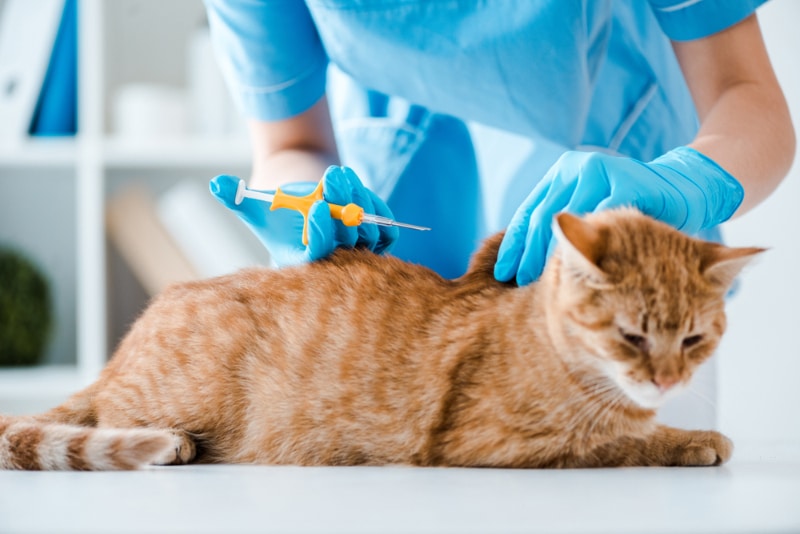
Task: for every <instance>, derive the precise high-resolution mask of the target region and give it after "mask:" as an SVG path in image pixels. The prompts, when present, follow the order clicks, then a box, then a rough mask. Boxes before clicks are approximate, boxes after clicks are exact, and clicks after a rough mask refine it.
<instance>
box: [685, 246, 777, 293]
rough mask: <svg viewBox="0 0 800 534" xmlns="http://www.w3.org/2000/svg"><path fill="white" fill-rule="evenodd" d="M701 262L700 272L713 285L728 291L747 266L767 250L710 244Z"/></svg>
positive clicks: (703, 253)
mask: <svg viewBox="0 0 800 534" xmlns="http://www.w3.org/2000/svg"><path fill="white" fill-rule="evenodd" d="M707 245H708V246H707V247H706V248H705V249H704V250H703V252H702V256H701V260H700V272H701V273H702V274H703V276H705V277H706V279H708V280H709V281H711V282H712V283H713V284H715V285H718V286H720V287H722V288H724V289H727V288H729V287H730V286H731V284H733V281H734V279H735V278H736V277H737V276H738V275H739V273H740V272H741V270H742V269H743V268H744V266H745V265H747V264H748V263H750V261H751V260H752V259H753V258H755V257H756V256H757V255H758V254H761V253H762V252H764V251H765V250H766V249H763V248H758V247H742V248H732V247H726V246H724V245H718V244H716V243H708V244H707Z"/></svg>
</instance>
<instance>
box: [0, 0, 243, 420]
mask: <svg viewBox="0 0 800 534" xmlns="http://www.w3.org/2000/svg"><path fill="white" fill-rule="evenodd" d="M1 5H2V4H0V6H1ZM202 15H203V6H202V3H201V2H198V1H196V0H180V1H177V0H171V1H170V2H169V3H168V4H164V3H162V2H159V1H158V0H113V1H109V0H79V32H78V53H79V56H78V57H79V61H78V68H79V72H78V113H79V115H78V124H79V131H78V135H77V136H75V137H74V138H67V139H28V140H24V141H20V142H19V143H18V144H15V145H14V146H0V213H1V212H2V210H3V209H5V208H6V205H5V204H4V202H6V203H11V202H15V198H16V197H15V195H16V196H30V195H31V194H33V195H38V193H39V192H40V191H41V192H44V189H45V188H44V187H42V188H40V189H37V187H39V186H38V184H40V183H44V182H45V181H46V177H51V176H55V175H57V176H58V180H61V181H62V182H63V181H64V180H66V181H67V182H68V183H67V184H64V185H63V188H64V190H65V191H67V192H66V193H62V194H61V195H59V196H58V197H57V198H50V199H44V204H43V206H42V208H41V209H42V213H43V214H45V216H44V218H45V219H46V218H47V216H48V215H47V214H49V213H51V211H52V210H50V209H49V208H51V207H53V206H56V205H58V203H67V204H68V206H69V209H68V210H67V213H68V215H66V216H62V217H60V218H59V219H58V220H49V221H47V222H45V223H41V224H54V225H57V226H64V227H65V228H66V229H64V228H59V229H58V231H55V232H54V233H53V237H52V239H54V240H56V239H58V236H59V235H62V234H63V235H65V236H66V239H67V241H68V242H70V243H73V244H74V245H73V246H72V257H71V258H70V259H67V260H64V258H59V260H58V265H50V266H49V267H50V270H51V272H50V273H47V274H49V275H51V276H50V277H51V278H53V277H55V278H59V277H61V278H64V276H65V275H64V273H68V272H71V269H74V273H75V275H74V277H72V279H71V280H70V277H69V276H68V275H67V276H66V278H67V279H66V280H61V282H60V287H61V293H64V294H65V295H66V297H63V299H62V300H64V299H66V300H71V302H68V303H66V311H62V312H61V315H62V317H61V319H62V321H63V323H64V324H66V325H67V327H66V328H68V329H70V328H71V329H73V330H74V331H71V332H67V333H66V334H65V335H63V336H61V338H58V336H56V338H57V339H56V340H55V341H54V343H56V344H58V343H59V342H60V343H63V344H64V345H71V346H59V347H56V348H55V349H52V350H51V352H53V350H55V352H57V353H58V356H57V357H55V358H52V357H51V358H50V359H54V360H56V361H55V363H56V364H57V365H54V364H53V363H54V362H49V364H45V365H42V366H40V367H34V368H30V369H10V370H8V369H6V370H3V369H0V413H28V412H36V411H39V410H41V409H43V408H45V407H47V406H52V405H53V404H54V403H56V402H59V401H60V400H62V399H63V398H66V397H67V396H68V395H69V394H70V393H72V392H74V391H76V390H78V389H80V388H81V387H83V386H84V385H86V384H87V383H89V382H91V381H92V380H94V379H95V378H96V377H97V375H98V373H99V372H100V371H101V369H102V368H103V367H104V365H105V363H106V361H107V358H108V356H109V354H110V350H111V349H113V346H112V345H113V344H115V343H116V339H112V338H111V336H110V335H109V332H111V331H113V330H117V331H119V330H124V329H125V328H126V327H127V325H126V324H122V325H116V327H115V325H111V324H109V323H110V320H109V317H112V316H113V314H112V313H110V310H109V302H111V301H113V299H111V298H110V297H111V296H113V293H114V292H115V291H117V290H118V288H117V287H116V286H115V285H113V284H109V281H111V280H117V279H119V277H118V276H113V275H111V274H110V273H109V265H111V264H112V263H113V261H111V260H110V257H112V256H113V251H110V250H108V246H107V244H106V236H105V231H104V217H105V204H106V201H107V198H108V195H109V190H110V189H111V188H112V187H111V186H112V184H116V183H118V182H120V181H122V182H129V181H131V180H135V181H141V182H143V183H145V184H153V183H159V181H161V180H162V177H164V178H163V180H165V181H167V182H169V181H170V180H172V181H174V180H175V179H176V176H197V179H206V180H207V179H208V178H210V177H211V176H213V175H215V174H219V173H223V172H225V173H236V174H244V173H246V172H247V169H248V168H249V159H250V155H249V146H248V143H247V141H246V140H245V139H244V138H243V137H241V136H238V137H234V138H218V139H208V138H200V137H191V136H184V137H180V138H174V139H157V140H149V141H130V140H129V139H126V138H124V137H118V136H116V135H115V133H114V131H113V128H112V126H111V123H112V120H111V110H112V106H111V105H110V104H111V100H112V98H113V96H114V93H115V91H116V90H118V88H119V87H120V86H121V85H123V84H126V83H132V82H137V81H142V82H149V83H153V82H158V83H165V84H173V85H175V84H181V83H183V84H185V83H186V74H185V72H183V73H176V72H175V71H176V70H179V69H176V68H175V65H177V64H180V62H183V63H184V64H185V62H186V50H185V49H183V47H184V46H185V45H186V44H187V43H188V40H189V39H190V37H191V35H190V34H191V31H192V30H193V29H194V28H196V26H197V24H198V21H202ZM159 28H160V29H161V30H160V33H159ZM167 37H168V38H167ZM137 39H138V40H137ZM159 39H160V40H159ZM164 58H167V59H164ZM209 68H216V67H215V64H214V62H213V58H209ZM21 180H25V181H26V182H25V183H26V184H28V185H27V186H26V187H28V189H30V190H31V191H32V192H33V193H22V192H20V190H21V189H24V188H21V186H20V181H21ZM62 182H58V183H62ZM45 185H46V184H45ZM162 187H163V185H162ZM37 206H38V205H37ZM9 211H10V210H9ZM24 211H25V213H26V215H25V217H30V219H24V220H11V222H8V219H5V220H4V219H1V218H0V222H2V223H3V224H5V225H6V226H7V228H6V229H5V231H4V233H0V240H2V237H3V235H5V237H6V240H8V239H10V240H11V241H12V243H11V244H12V245H15V244H19V243H24V242H26V240H27V241H28V242H30V241H33V240H35V241H36V242H37V243H38V245H37V246H38V247H39V248H40V249H46V248H47V247H48V246H49V243H47V242H44V243H40V241H42V240H44V241H46V240H47V239H48V233H47V232H44V237H42V232H39V234H36V235H32V234H30V232H31V230H30V229H29V228H30V227H31V224H30V223H31V221H34V222H36V221H35V219H36V217H37V214H36V213H32V211H34V210H32V209H28V210H24ZM15 213H16V212H15ZM64 219H71V220H64ZM41 224H40V225H41ZM9 236H11V237H10V238H9ZM23 248H24V247H23ZM70 262H74V267H73V266H70ZM45 270H47V269H45ZM128 277H129V278H130V275H128ZM70 286H71V287H70ZM58 291H59V288H56V292H58ZM122 293H123V294H124V293H125V292H124V291H122ZM128 293H130V292H128ZM144 302H145V298H144V297H143V298H142V299H141V302H137V303H133V307H134V308H135V307H137V306H139V307H140V306H141V305H143V304H144ZM129 307H131V305H129ZM70 314H72V316H73V317H70ZM129 319H131V318H130V317H128V318H126V319H124V321H128V320H129ZM57 320H58V317H57ZM65 339H66V341H64V340H65ZM70 340H73V341H70Z"/></svg>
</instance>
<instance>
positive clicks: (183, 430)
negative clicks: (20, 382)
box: [0, 209, 762, 470]
mask: <svg viewBox="0 0 800 534" xmlns="http://www.w3.org/2000/svg"><path fill="white" fill-rule="evenodd" d="M554 228H555V230H556V232H557V235H559V240H560V243H561V244H560V245H559V248H558V251H557V252H556V254H555V255H554V257H553V258H552V260H551V261H550V262H549V263H548V265H547V268H546V270H545V273H544V275H543V276H542V278H541V280H540V281H539V282H537V283H534V284H531V285H528V286H525V287H516V286H515V285H514V284H503V283H499V282H497V281H496V280H495V279H494V277H493V275H492V270H493V266H494V262H495V258H496V256H497V249H498V247H499V244H500V240H501V236H500V235H497V236H494V237H493V238H491V239H489V240H487V242H486V244H485V245H484V246H483V248H482V249H481V250H480V251H479V252H478V253H477V254H476V255H475V256H474V257H473V260H472V263H471V266H470V269H469V272H468V273H467V274H465V275H464V276H463V277H461V278H459V279H456V280H452V281H450V280H444V279H442V278H441V277H439V276H438V275H436V274H434V273H433V272H432V271H430V270H428V269H426V268H423V267H420V266H417V265H411V264H407V263H404V262H402V261H400V260H397V259H395V258H391V257H381V256H376V255H373V254H372V253H369V252H366V251H362V250H343V249H340V250H338V251H337V252H335V253H334V254H333V255H332V256H331V257H330V258H329V259H326V260H322V261H319V262H316V263H312V264H308V265H303V266H299V267H295V268H288V269H283V270H278V271H274V270H267V269H254V270H246V271H241V272H239V273H236V274H232V275H229V276H224V277H220V278H216V279H211V280H205V281H201V282H194V283H188V284H181V285H176V286H174V287H172V288H170V289H168V290H167V291H165V292H164V293H163V294H162V295H160V296H159V297H158V298H156V299H155V300H154V302H153V303H152V305H151V306H150V307H149V308H148V309H147V310H146V311H145V313H144V314H143V315H142V317H141V318H140V319H139V320H138V321H137V322H136V323H135V324H134V325H133V327H132V329H131V331H130V332H129V333H128V335H127V336H126V337H125V339H124V340H123V341H122V343H121V345H120V346H119V348H118V350H117V351H116V354H115V355H114V357H113V359H112V360H111V361H110V362H109V364H108V366H107V368H106V369H105V370H104V371H103V373H102V375H101V376H100V377H99V379H98V380H97V381H96V382H95V383H94V384H92V385H91V386H89V387H88V388H87V389H85V390H84V391H81V392H79V393H77V394H75V395H74V396H73V397H71V398H70V399H69V400H68V401H67V402H66V403H64V404H63V405H62V406H60V407H57V408H55V409H53V410H51V411H50V412H48V413H45V414H43V415H40V416H35V417H16V418H12V417H5V418H3V417H0V468H3V469H31V470H34V469H43V470H44V469H51V470H55V469H81V470H85V469H93V470H100V469H136V468H140V467H142V466H146V465H148V464H180V463H187V462H191V461H200V462H226V463H259V464H297V465H356V464H370V465H381V464H411V465H418V466H498V467H528V468H533V467H589V466H622V465H628V466H634V465H717V464H720V463H722V462H725V461H726V460H728V458H729V457H730V455H731V451H732V444H731V442H730V441H729V440H728V439H727V438H726V437H724V436H723V435H722V434H719V433H718V432H714V431H707V432H706V431H685V430H678V429H675V428H669V427H666V426H662V425H659V424H657V423H656V422H655V421H654V414H655V409H656V408H657V407H658V406H659V404H661V403H662V402H663V400H664V399H665V398H666V397H667V396H669V395H671V394H673V393H675V392H676V391H677V390H678V389H680V387H681V386H683V385H685V384H686V383H687V382H688V381H689V379H690V377H691V376H692V373H693V372H694V370H695V369H696V368H697V366H698V365H699V364H700V363H701V362H703V360H705V359H706V358H708V357H709V356H710V355H711V354H712V353H713V352H714V349H715V348H716V347H717V344H718V343H719V340H720V336H721V335H722V333H723V331H724V329H725V314H724V311H723V307H724V295H725V292H726V291H727V289H728V287H729V285H730V284H731V282H732V281H733V279H734V277H735V276H736V275H737V274H738V272H739V271H740V269H741V268H742V267H743V266H744V265H745V264H746V263H747V261H749V260H750V259H751V258H752V257H753V256H754V255H756V254H758V253H759V252H761V250H762V249H757V248H728V247H724V246H721V245H716V244H711V243H706V242H702V241H698V240H695V239H691V238H689V237H687V236H685V235H683V234H681V233H680V232H678V231H676V230H673V229H672V228H670V227H668V226H666V225H664V224H662V223H659V222H656V221H654V220H652V219H650V218H648V217H645V216H644V215H642V214H640V213H638V212H636V211H634V210H630V209H623V210H614V211H608V212H603V213H598V214H592V215H588V216H586V217H585V218H583V219H580V218H577V217H575V216H572V215H568V214H561V215H559V216H558V217H557V224H556V225H555V226H554Z"/></svg>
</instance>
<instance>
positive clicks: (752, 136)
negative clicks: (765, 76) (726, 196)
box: [689, 83, 795, 217]
mask: <svg viewBox="0 0 800 534" xmlns="http://www.w3.org/2000/svg"><path fill="white" fill-rule="evenodd" d="M689 146H691V147H692V148H694V149H695V150H697V151H699V152H702V153H703V154H705V155H706V156H708V157H709V158H711V159H713V160H714V161H715V162H717V163H718V164H719V165H720V166H721V167H722V168H724V169H725V170H726V171H728V172H729V173H730V174H732V175H733V176H734V177H735V178H736V179H737V180H738V181H739V182H740V183H741V184H742V187H744V190H745V196H744V201H743V202H742V204H741V206H739V209H738V210H737V211H736V213H735V214H734V217H736V216H739V215H742V214H744V213H746V212H747V211H749V210H750V209H752V208H753V207H755V206H757V205H758V204H759V203H760V202H761V201H763V200H764V199H765V198H766V197H767V196H769V194H770V193H772V192H773V191H774V190H775V188H777V187H778V184H780V182H781V180H782V179H783V178H784V177H785V176H786V173H787V172H788V170H789V167H790V166H791V164H792V159H793V157H794V152H795V133H794V129H793V127H792V123H791V120H790V118H789V111H788V108H787V106H786V101H785V100H784V98H783V94H782V93H781V92H780V90H778V91H775V90H770V88H769V87H764V86H763V84H760V83H741V84H738V85H735V86H733V87H730V88H729V89H728V90H726V91H725V93H724V94H723V95H722V96H721V97H720V98H719V99H718V100H717V102H716V103H715V104H714V106H713V107H712V108H711V109H710V110H709V111H708V112H707V114H706V116H705V117H704V118H703V121H702V126H701V128H700V131H699V132H698V134H697V137H696V138H695V139H694V141H693V142H692V143H690V145H689Z"/></svg>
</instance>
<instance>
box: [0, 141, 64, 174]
mask: <svg viewBox="0 0 800 534" xmlns="http://www.w3.org/2000/svg"><path fill="white" fill-rule="evenodd" d="M77 153H78V149H77V142H76V140H75V139H74V138H71V137H53V138H46V137H43V138H35V139H28V140H25V141H21V142H20V143H17V144H7V145H2V146H0V166H3V167H23V168H53V167H73V166H74V165H75V163H76V162H77Z"/></svg>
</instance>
